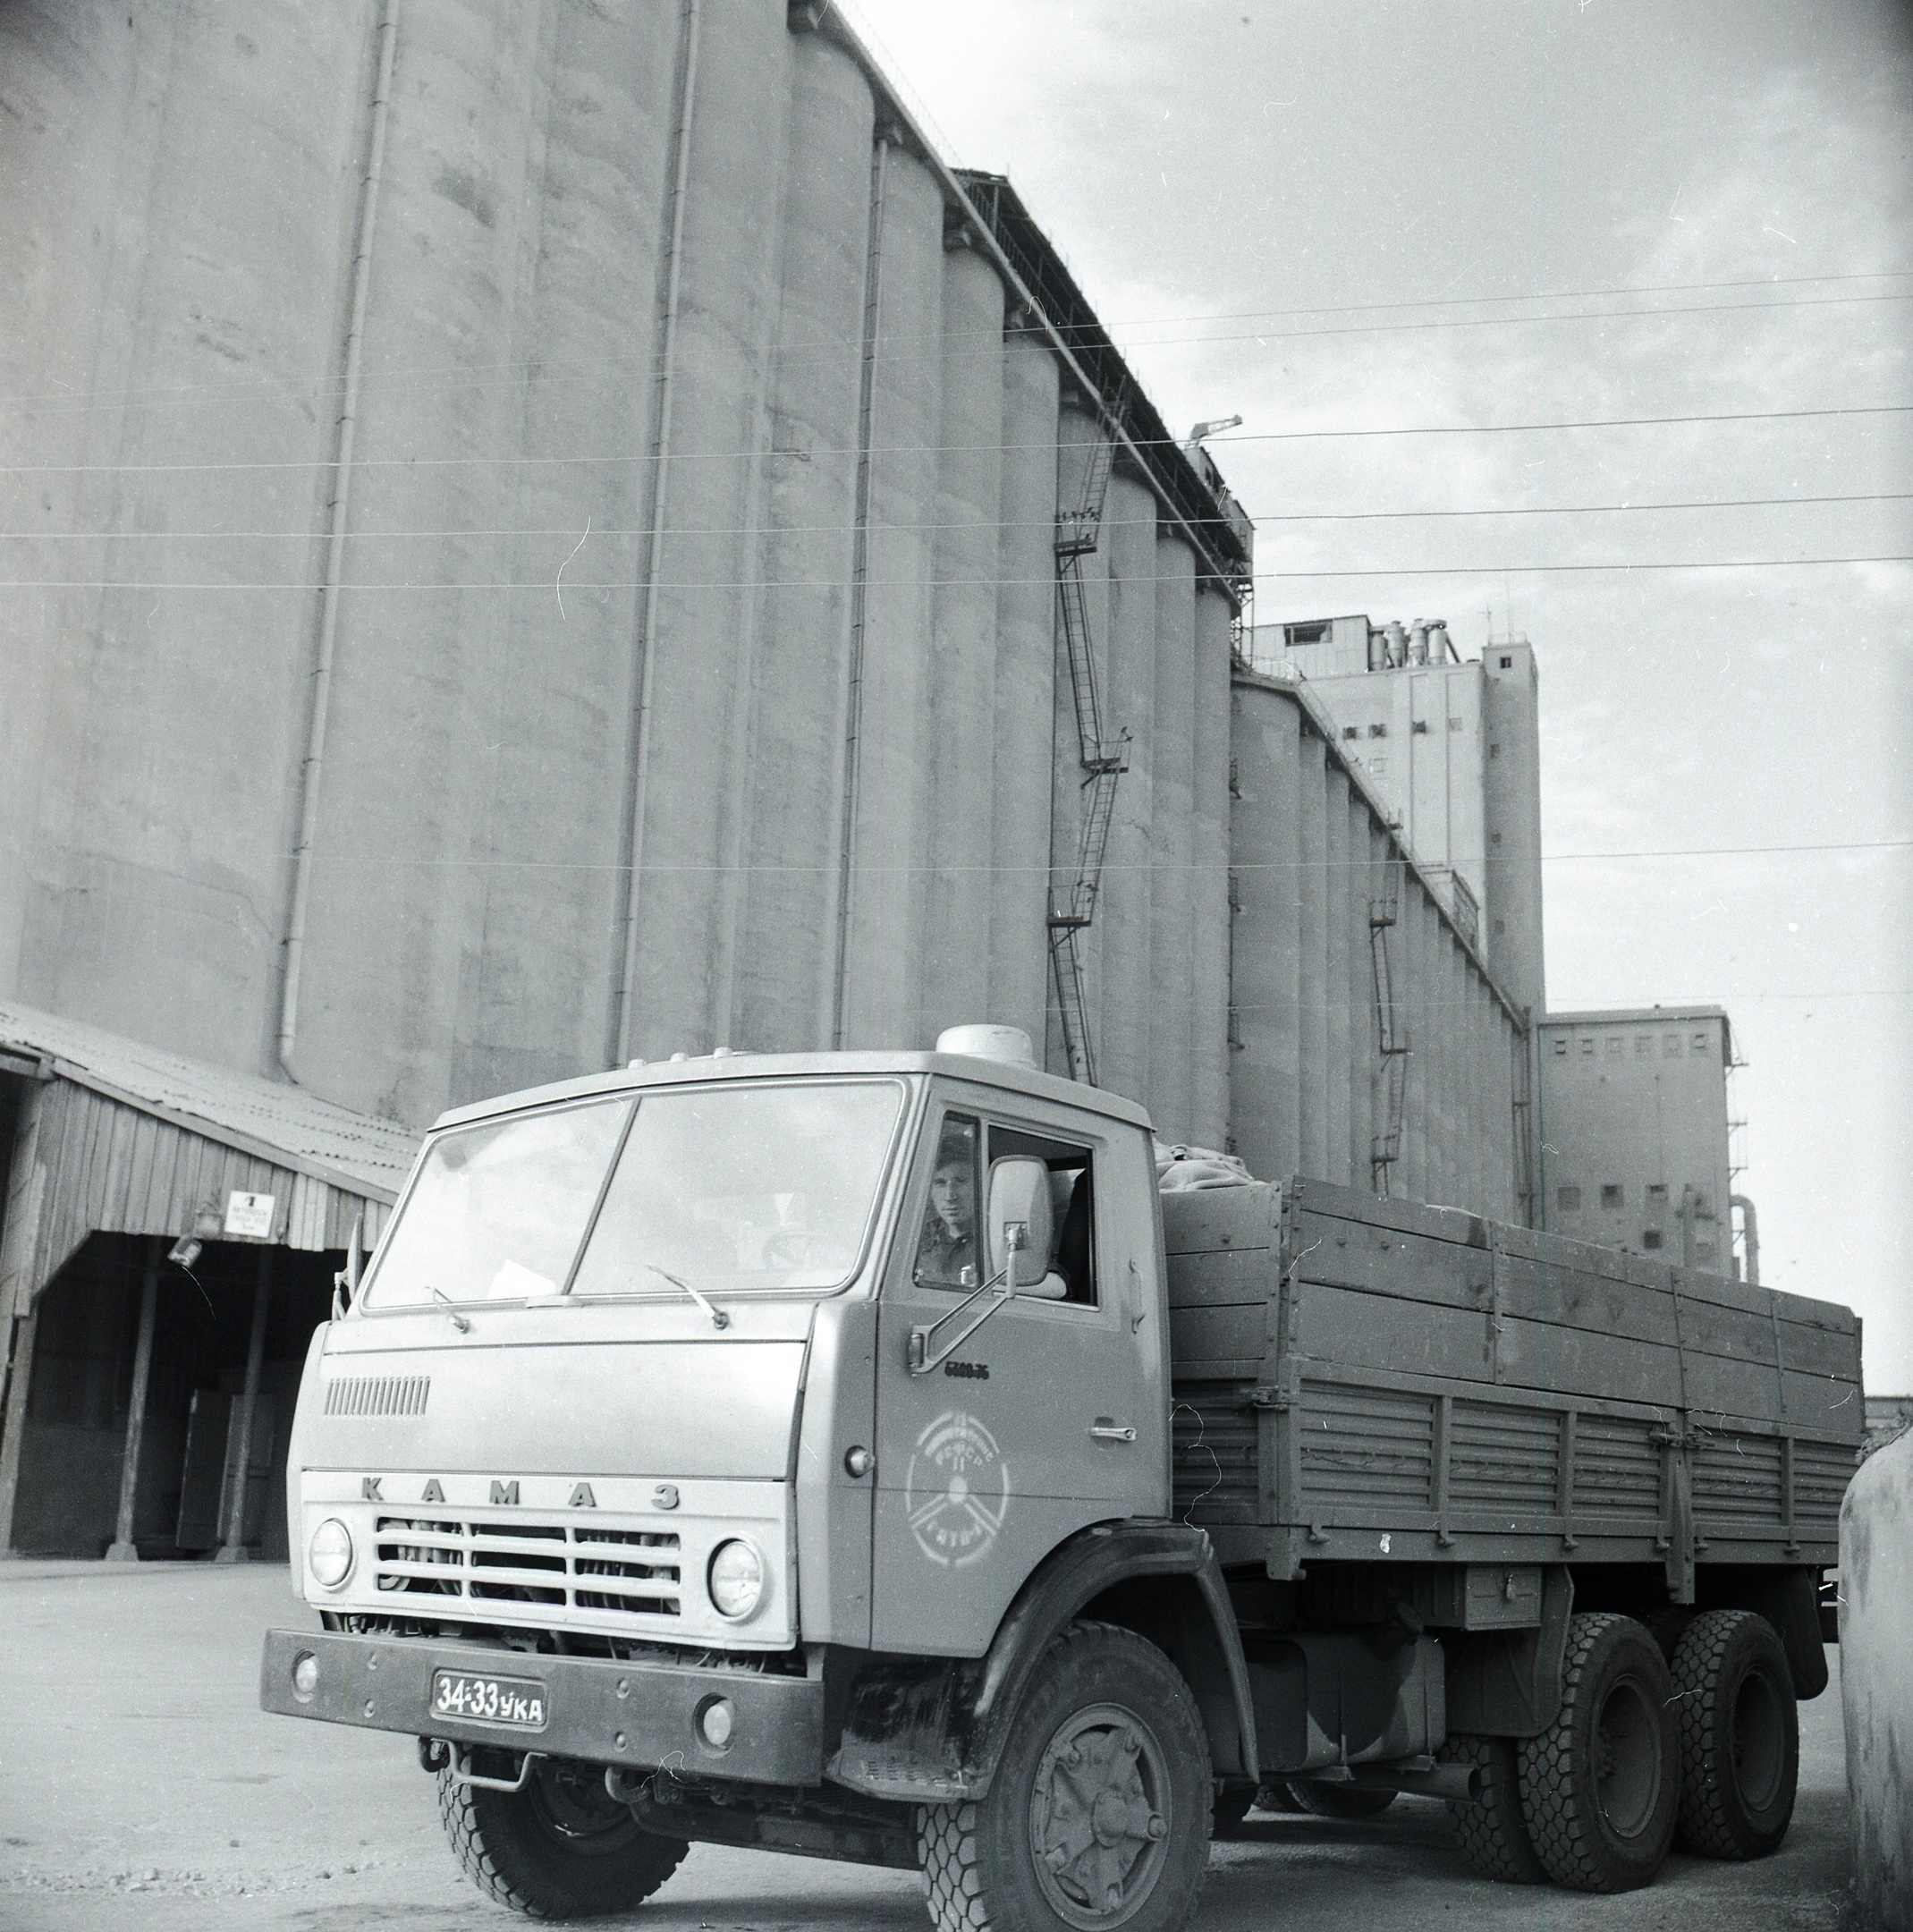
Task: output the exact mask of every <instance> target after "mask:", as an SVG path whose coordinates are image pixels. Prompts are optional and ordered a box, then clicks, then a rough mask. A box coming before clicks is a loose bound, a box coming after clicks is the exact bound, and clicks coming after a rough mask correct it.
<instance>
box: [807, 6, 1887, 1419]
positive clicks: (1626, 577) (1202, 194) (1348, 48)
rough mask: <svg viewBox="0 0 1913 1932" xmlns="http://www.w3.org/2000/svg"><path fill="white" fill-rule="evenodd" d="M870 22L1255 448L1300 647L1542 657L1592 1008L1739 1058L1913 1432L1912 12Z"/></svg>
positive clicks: (1545, 796) (1784, 1199)
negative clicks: (1450, 642)
mask: <svg viewBox="0 0 1913 1932" xmlns="http://www.w3.org/2000/svg"><path fill="white" fill-rule="evenodd" d="M845 11H846V13H850V14H851V17H852V18H853V19H854V20H859V21H860V23H861V25H862V26H863V27H864V29H865V30H866V31H867V33H868V37H869V38H870V39H871V40H872V41H873V43H874V47H875V50H876V52H877V54H878V55H879V56H880V57H881V58H882V59H883V60H884V62H885V65H886V66H887V67H888V69H889V70H890V72H891V73H892V75H893V77H894V78H895V79H896V80H897V81H898V82H899V84H900V86H901V89H902V90H903V92H904V93H905V95H906V97H910V98H913V99H914V101H915V102H916V104H917V105H918V106H919V108H920V110H921V111H922V113H923V114H924V116H925V118H926V120H927V123H928V125H929V128H930V131H931V132H932V134H933V136H934V137H935V139H936V140H938V142H939V144H940V146H941V147H942V148H943V151H944V155H945V157H946V158H948V159H950V160H952V161H954V162H957V163H960V164H961V165H965V166H970V167H981V168H987V169H990V170H993V171H996V172H1000V173H1003V174H1008V175H1009V176H1010V177H1011V179H1012V181H1013V182H1015V183H1016V184H1017V187H1018V190H1019V191H1020V194H1021V196H1022V198H1023V199H1024V201H1025V202H1026V203H1027V204H1028V207H1029V208H1030V210H1031V212H1032V213H1033V214H1034V215H1035V216H1036V218H1037V221H1038V222H1039V223H1041V224H1042V225H1044V227H1045V229H1046V230H1047V231H1048V233H1049V234H1050V237H1051V239H1052V240H1053V241H1054V242H1055V243H1056V245H1057V246H1058V247H1059V248H1060V250H1062V254H1063V255H1064V257H1065V258H1067V260H1068V261H1069V263H1070V265H1071V269H1072V270H1073V272H1074V273H1075V274H1076V275H1077V278H1078V280H1079V282H1080V283H1081V284H1082V285H1083V287H1084V289H1085V291H1086V292H1087V293H1088V296H1089V298H1090V300H1091V301H1092V302H1094V303H1095V305H1096V309H1097V310H1098V312H1099V313H1100V314H1101V315H1102V317H1103V318H1104V319H1105V322H1106V323H1107V324H1108V325H1109V326H1110V330H1111V333H1112V335H1113V336H1114V337H1115V339H1116V341H1117V343H1118V344H1119V345H1120V346H1121V347H1122V349H1123V350H1124V352H1125V353H1126V354H1127V355H1128V356H1129V358H1130V362H1131V364H1132V366H1133V367H1134V368H1135V369H1136V370H1137V372H1138V375H1139V376H1140V377H1141V378H1142V380H1143V382H1144V384H1145V386H1147V389H1148V390H1149V392H1150V394H1151V396H1152V397H1153V399H1154V400H1155V402H1156V403H1157V405H1158V407H1159V408H1160V409H1161V410H1162V411H1163V413H1164V417H1165V418H1166V419H1168V420H1169V422H1170V423H1171V424H1172V426H1175V427H1178V428H1181V427H1186V426H1187V425H1189V424H1191V423H1193V422H1195V421H1197V420H1198V419H1210V418H1216V417H1223V416H1228V415H1234V414H1240V416H1241V417H1242V418H1243V419H1244V421H1243V424H1242V427H1241V428H1240V430H1235V431H1231V432H1229V433H1227V434H1226V435H1223V436H1219V437H1217V438H1216V439H1215V442H1214V443H1212V445H1211V449H1212V452H1213V453H1214V454H1215V456H1216V458H1217V460H1218V461H1219V462H1220V463H1221V465H1222V467H1223V470H1224V473H1225V474H1226V475H1227V476H1228V478H1229V479H1230V481H1231V484H1232V487H1234V489H1235V491H1236V493H1237V495H1238V496H1240V498H1241V500H1242V502H1243V504H1244V506H1245V507H1246V508H1247V509H1248V511H1249V513H1250V514H1251V515H1252V516H1253V517H1254V518H1255V519H1256V520H1257V548H1256V555H1257V585H1256V594H1255V610H1254V616H1255V621H1256V622H1257V623H1282V622H1285V621H1289V620H1293V619H1299V618H1309V617H1319V616H1326V615H1333V614H1342V613H1350V612H1366V613H1367V614H1369V615H1370V616H1372V617H1373V618H1374V619H1375V621H1376V622H1378V623H1380V622H1384V621H1385V620H1387V619H1389V618H1391V617H1400V618H1401V619H1403V620H1404V621H1409V620H1411V619H1413V618H1415V617H1417V616H1425V617H1429V618H1434V617H1445V618H1446V619H1447V620H1448V623H1449V626H1450V629H1451V631H1452V634H1453V635H1454V637H1455V639H1456V640H1457V642H1458V644H1459V645H1460V648H1461V650H1462V654H1463V655H1464V656H1474V655H1477V653H1478V651H1479V648H1480V647H1481V645H1482V643H1483V641H1484V640H1485V639H1486V637H1487V636H1489V635H1490V634H1492V635H1493V636H1494V637H1496V638H1500V637H1502V636H1505V635H1508V634H1510V633H1513V634H1515V635H1520V636H1526V637H1528V638H1529V639H1530V640H1532V641H1533V642H1534V645H1535V647H1536V656H1537V658H1538V661H1539V664H1540V667H1541V739H1542V743H1541V753H1542V820H1543V844H1544V850H1545V852H1546V853H1547V854H1548V855H1549V857H1548V861H1547V866H1546V872H1545V879H1546V894H1547V911H1546V940H1547V975H1548V996H1549V1004H1550V1005H1551V1006H1552V1007H1553V1008H1554V1009H1555V1010H1557V1011H1565V1010H1570V1009H1578V1008H1581V1007H1597V1006H1633V1005H1648V1004H1655V1003H1656V1002H1659V1003H1662V1004H1676V1003H1682V1002H1689V1001H1692V1002H1698V1001H1717V1002H1718V1003H1720V1004H1723V1005H1724V1006H1725V1007H1726V1008H1727V1010H1728V1012H1729V1013H1730V1014H1731V1018H1732V1022H1733V1026H1734V1031H1735V1035H1736V1038H1737V1040H1738V1042H1739V1049H1740V1052H1741V1055H1742V1056H1743V1057H1744V1059H1745V1061H1746V1065H1745V1066H1744V1067H1743V1068H1742V1069H1740V1070H1739V1072H1737V1073H1736V1075H1735V1092H1734V1100H1735V1110H1736V1112H1737V1114H1739V1115H1740V1116H1741V1117H1744V1118H1745V1120H1746V1121H1747V1123H1748V1125H1747V1127H1746V1130H1745V1131H1744V1132H1743V1133H1742V1134H1741V1135H1740V1136H1739V1145H1740V1149H1741V1152H1740V1157H1741V1158H1742V1159H1743V1160H1744V1161H1745V1162H1746V1170H1745V1172H1744V1173H1743V1174H1741V1175H1740V1176H1739V1181H1738V1182H1737V1185H1738V1186H1739V1188H1741V1189H1742V1190H1744V1191H1746V1192H1747V1193H1748V1194H1749V1195H1751V1196H1752V1197H1753V1199H1755V1201H1756V1204H1757V1207H1758V1211H1759V1216H1760V1240H1761V1272H1762V1277H1763V1279H1764V1280H1765V1281H1767V1282H1769V1283H1771V1284H1774V1285H1776V1286H1780V1287H1783V1288H1789V1289H1792V1290H1794V1291H1796V1292H1800V1293H1804V1294H1814V1295H1820V1296H1824V1297H1827V1298H1830V1299H1833V1300H1836V1301H1845V1302H1847V1303H1849V1304H1850V1305H1851V1306H1852V1307H1853V1308H1855V1309H1857V1310H1858V1312H1859V1313H1860V1314H1861V1315H1862V1317H1863V1318H1865V1321H1866V1382H1867V1386H1868V1388H1869V1389H1870V1390H1871V1391H1873V1392H1875V1393H1901V1392H1906V1391H1909V1390H1913V1233H1909V1218H1913V1216H1909V1209H1913V595H1909V593H1913V497H1909V493H1913V415H1909V414H1907V413H1892V412H1883V411H1873V412H1867V413H1854V412H1856V411H1866V410H1867V409H1868V406H1869V405H1877V404H1899V405H1901V406H1902V407H1903V406H1904V405H1906V404H1908V403H1909V402H1913V379H1909V368H1908V360H1909V358H1908V350H1909V343H1913V7H1902V6H1891V5H1884V4H1876V0H1816V4H1814V5H1812V6H1800V5H1798V4H1763V0H1627V4H1621V0H1434V4H1396V0H1352V4H1346V5H1339V6H1330V5H1327V4H1321V0H1228V4H1222V0H1097V4H1085V5H1071V4H1063V0H970V4H968V5H965V6H963V7H931V6H926V5H924V4H922V0H854V4H851V5H849V6H846V8H845ZM1782 411H1791V412H1810V413H1801V414H1779V413H1776V412H1782ZM1838 411H1846V412H1848V413H1833V412H1838ZM1730 416H1739V417H1741V418H1743V420H1739V421H1723V420H1717V418H1721V417H1730ZM1642 417H1707V418H1716V420H1706V421H1698V422H1692V421H1690V422H1684V423H1664V422H1663V423H1656V424H1636V425H1634V426H1632V427H1591V428H1567V429H1562V428H1548V429H1521V428H1512V429H1501V430H1496V431H1494V432H1493V433H1483V431H1484V426H1488V425H1523V424H1530V425H1531V424H1562V423H1582V424H1586V423H1593V424H1597V425H1598V424H1608V425H1612V424H1613V419H1617V418H1628V419H1638V418H1642ZM1403 428H1426V429H1436V430H1441V431H1443V432H1451V431H1452V432H1455V433H1440V434H1429V435H1416V436H1402V435H1385V436H1377V435H1364V436H1347V435H1337V436H1320V435H1319V434H1316V435H1313V436H1309V435H1306V434H1305V433H1308V432H1322V431H1344V432H1345V431H1350V430H1367V431H1374V430H1390V431H1397V430H1401V429H1403ZM1896 493H1897V495H1898V499H1899V500H1895V496H1896ZM1827 497H1842V498H1856V497H1858V498H1866V499H1869V500H1863V501H1841V502H1824V501H1823V502H1811V501H1808V500H1807V499H1812V498H1827ZM1666 504H1681V505H1699V506H1701V507H1688V508H1672V509H1670V508H1656V507H1644V506H1654V505H1666ZM1621 505H1627V506H1629V507H1626V508H1621V507H1618V506H1621ZM1608 506H1615V507H1608ZM1637 506H1643V507H1637ZM1460 510H1466V511H1487V512H1490V514H1486V515H1469V516H1465V517H1458V516H1454V515H1452V514H1451V515H1443V516H1438V515H1422V516H1417V515H1401V514H1397V513H1403V512H1409V513H1414V512H1449V513H1452V512H1454V511H1460ZM1524 511H1525V512H1536V511H1546V512H1548V513H1546V514H1518V513H1517V512H1524ZM1376 513H1389V514H1386V515H1377V514H1376ZM1806 559H1816V560H1820V559H1865V560H1890V561H1859V562H1835V563H1827V562H1813V563H1807V562H1803V561H1801V560H1806ZM1660 564H1676V565H1680V566H1682V567H1680V568H1674V569H1663V568H1649V567H1647V566H1650V565H1660ZM1695 564H1705V565H1707V566H1709V567H1707V568H1691V567H1687V566H1691V565H1695ZM1621 565H1625V566H1628V567H1626V568H1617V567H1614V566H1621ZM1589 566H1595V567H1589ZM1412 572H1423V573H1425V574H1411V573H1412Z"/></svg>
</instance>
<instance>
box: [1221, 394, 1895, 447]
mask: <svg viewBox="0 0 1913 1932" xmlns="http://www.w3.org/2000/svg"><path fill="white" fill-rule="evenodd" d="M1908 411H1913V402H1861V403H1852V404H1848V405H1844V406H1841V407H1835V408H1830V409H1808V410H1723V411H1712V412H1710V413H1706V414H1698V415H1692V416H1584V417H1573V418H1569V419H1565V420H1562V421H1560V422H1522V423H1426V424H1421V425H1417V426H1415V427H1412V428H1392V429H1270V430H1264V431H1261V432H1259V433H1257V434H1256V435H1253V436H1250V435H1226V436H1210V437H1208V438H1207V441H1209V442H1210V443H1309V442H1320V441H1325V440H1329V439H1333V438H1342V437H1353V436H1512V435H1516V434H1518V433H1521V432H1525V431H1528V430H1539V429H1640V428H1649V427H1653V426H1656V425H1660V424H1665V423H1711V422H1790V421H1796V420H1799V419H1804V418H1807V417H1810V416H1892V415H1904V414H1906V413H1907V412H1908Z"/></svg>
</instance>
